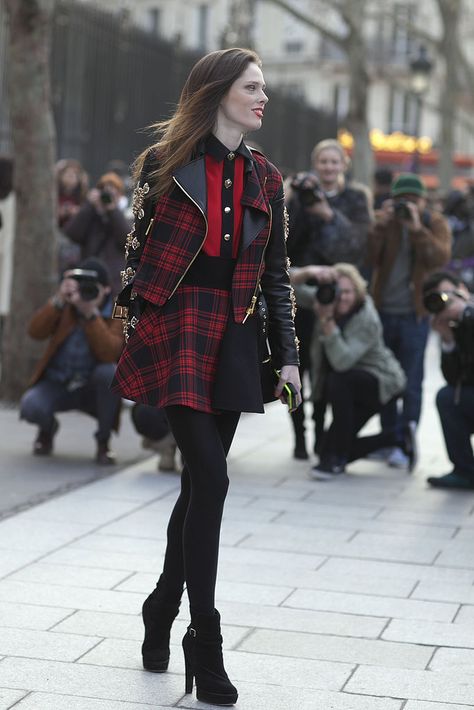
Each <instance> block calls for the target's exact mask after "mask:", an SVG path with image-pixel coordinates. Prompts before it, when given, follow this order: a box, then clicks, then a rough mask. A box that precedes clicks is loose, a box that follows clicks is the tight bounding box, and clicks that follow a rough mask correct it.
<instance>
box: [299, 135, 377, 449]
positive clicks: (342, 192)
mask: <svg viewBox="0 0 474 710" xmlns="http://www.w3.org/2000/svg"><path fill="white" fill-rule="evenodd" d="M311 165H312V170H313V172H312V173H302V174H300V175H298V176H296V178H295V179H294V180H293V183H292V185H293V187H292V190H291V197H290V200H289V203H288V210H289V214H290V237H289V239H288V256H289V257H290V259H291V263H292V264H293V265H294V266H306V265H311V264H312V265H332V264H335V263H336V262H350V263H352V264H355V265H356V266H358V268H359V269H363V270H364V268H365V259H366V253H367V249H366V245H367V233H368V228H369V225H370V222H371V209H370V207H369V203H370V201H371V200H368V199H367V193H366V191H365V190H366V188H365V187H363V186H357V187H356V186H355V185H353V184H351V185H348V184H347V182H346V179H345V174H346V171H347V169H348V166H349V161H348V158H347V155H346V153H345V151H344V148H343V147H342V146H341V144H340V143H338V141H336V140H334V139H332V138H330V139H327V140H323V141H320V142H319V143H317V144H316V145H315V147H314V148H313V151H312V153H311ZM365 275H366V276H367V275H368V274H367V273H365ZM298 305H302V304H300V303H298ZM295 325H296V332H297V335H298V338H299V339H300V360H301V368H300V375H301V377H302V378H303V375H304V372H305V371H308V372H310V370H311V366H310V354H309V348H310V343H311V338H312V332H313V327H314V314H313V313H312V311H308V310H306V309H304V308H299V309H298V312H297V314H296V321H295ZM324 412H325V405H324V402H316V403H315V406H314V413H313V418H314V420H315V453H318V451H319V444H320V441H321V436H322V427H323V423H324ZM292 423H293V428H294V432H295V447H294V457H295V458H297V459H307V458H308V453H307V449H306V440H305V423H304V409H303V407H300V408H299V409H297V410H296V411H295V412H294V413H293V415H292Z"/></svg>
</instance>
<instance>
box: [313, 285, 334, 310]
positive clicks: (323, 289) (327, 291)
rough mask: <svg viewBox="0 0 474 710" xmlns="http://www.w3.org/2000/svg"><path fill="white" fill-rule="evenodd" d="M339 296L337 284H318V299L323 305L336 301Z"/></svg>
mask: <svg viewBox="0 0 474 710" xmlns="http://www.w3.org/2000/svg"><path fill="white" fill-rule="evenodd" d="M336 296H337V284H335V283H329V284H322V285H321V286H318V289H317V291H316V299H317V300H318V301H319V303H320V304H321V305H322V306H327V305H329V304H330V303H334V301H335V300H336Z"/></svg>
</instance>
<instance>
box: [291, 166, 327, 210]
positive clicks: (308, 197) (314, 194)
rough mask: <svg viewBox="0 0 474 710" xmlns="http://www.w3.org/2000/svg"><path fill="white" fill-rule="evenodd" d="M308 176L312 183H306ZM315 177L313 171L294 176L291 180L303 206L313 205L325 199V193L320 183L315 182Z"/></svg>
mask: <svg viewBox="0 0 474 710" xmlns="http://www.w3.org/2000/svg"><path fill="white" fill-rule="evenodd" d="M308 178H309V179H310V180H311V184H310V185H308V184H305V183H306V181H307V180H308ZM314 179H315V178H314V175H313V174H312V173H303V174H300V175H297V176H296V177H294V178H293V180H292V182H291V187H292V189H293V190H295V192H296V194H297V195H298V199H299V201H300V203H301V205H302V206H303V207H311V206H312V205H315V204H316V203H317V202H322V201H323V199H324V194H323V191H322V190H321V188H320V186H319V184H316V185H314V184H313V183H314Z"/></svg>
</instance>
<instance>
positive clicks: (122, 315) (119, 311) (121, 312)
mask: <svg viewBox="0 0 474 710" xmlns="http://www.w3.org/2000/svg"><path fill="white" fill-rule="evenodd" d="M112 318H116V319H117V320H126V319H127V318H128V306H119V304H118V303H114V308H113V311H112Z"/></svg>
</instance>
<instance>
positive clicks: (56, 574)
mask: <svg viewBox="0 0 474 710" xmlns="http://www.w3.org/2000/svg"><path fill="white" fill-rule="evenodd" d="M128 576H129V573H128V572H124V570H108V569H106V570H102V569H98V568H96V567H95V568H94V567H74V566H73V565H51V564H47V563H45V562H37V563H35V564H31V565H28V567H24V568H23V569H21V570H19V571H18V572H14V573H13V574H12V575H10V576H9V580H12V581H14V582H30V583H32V584H57V585H59V586H69V587H70V586H73V587H86V588H87V587H88V588H89V589H112V588H113V587H116V586H119V585H120V583H121V582H122V581H124V580H125V579H127V577H128Z"/></svg>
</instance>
